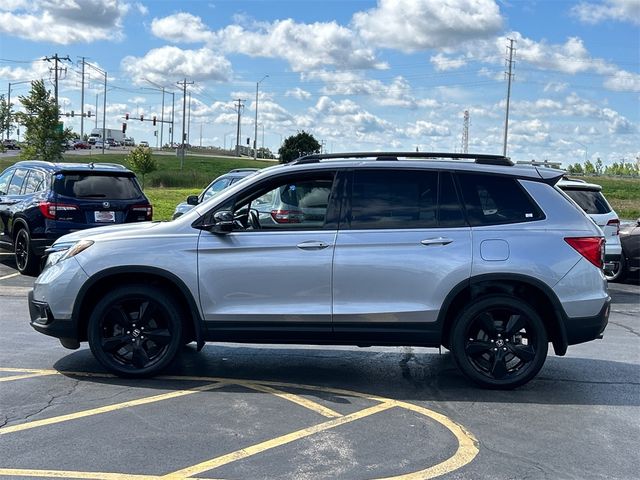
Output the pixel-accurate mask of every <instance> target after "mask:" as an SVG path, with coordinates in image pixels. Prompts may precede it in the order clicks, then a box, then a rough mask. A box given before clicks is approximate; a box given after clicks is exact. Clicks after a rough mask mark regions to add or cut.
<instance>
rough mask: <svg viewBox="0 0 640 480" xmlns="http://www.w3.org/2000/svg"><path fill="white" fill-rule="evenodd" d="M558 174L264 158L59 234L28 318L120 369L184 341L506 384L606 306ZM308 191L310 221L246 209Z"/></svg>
mask: <svg viewBox="0 0 640 480" xmlns="http://www.w3.org/2000/svg"><path fill="white" fill-rule="evenodd" d="M431 159H435V160H437V161H431ZM561 175H562V173H561V172H559V171H558V170H553V169H548V168H530V167H517V166H514V165H513V163H512V162H511V161H510V160H509V159H508V158H506V157H501V156H491V155H472V154H460V153H454V154H441V153H417V152H408V153H353V154H327V155H311V156H308V157H304V158H301V159H298V160H297V161H294V162H292V163H289V164H286V165H277V166H273V167H269V168H265V169H263V170H261V171H260V172H258V173H256V174H254V175H252V176H251V177H248V178H247V179H246V180H244V181H241V182H237V183H236V184H235V185H232V186H230V187H229V188H226V189H225V190H223V191H222V192H221V193H219V194H218V195H216V196H213V197H212V198H210V199H209V200H207V201H205V202H203V203H201V204H199V205H198V206H196V207H194V208H193V209H192V210H190V211H188V212H187V213H185V214H184V215H182V216H181V217H179V218H177V219H176V220H174V221H172V222H164V223H145V224H140V225H137V226H133V225H131V226H128V227H127V228H123V227H107V228H101V229H95V230H89V231H84V232H76V233H72V234H69V235H66V236H64V237H62V238H60V239H58V240H57V241H56V242H55V244H54V245H53V247H52V248H51V251H52V252H53V253H52V254H51V255H50V256H49V259H48V261H47V266H46V268H45V270H44V271H43V273H42V274H41V275H40V277H38V279H37V280H36V281H35V284H34V288H33V291H32V292H31V293H30V294H29V305H30V315H31V325H32V326H33V328H35V329H36V330H37V331H39V332H42V333H44V334H47V335H52V336H54V337H58V338H59V339H60V340H61V343H62V345H63V346H65V347H67V348H78V347H79V346H80V342H83V341H88V342H89V346H90V348H91V351H92V352H93V354H94V355H95V357H96V358H97V359H98V361H100V362H101V363H102V364H103V365H104V366H105V367H106V368H107V369H108V370H110V371H111V372H114V373H116V374H118V375H121V376H133V377H135V376H146V375H153V374H156V373H158V372H160V371H161V370H163V369H164V368H165V367H167V366H168V365H169V364H170V363H171V362H172V360H173V359H174V358H175V357H176V355H177V353H178V351H179V350H180V347H181V346H182V344H183V343H185V342H188V341H190V340H195V341H196V342H197V345H198V348H199V349H200V348H202V347H203V345H204V343H205V342H206V341H216V342H223V341H233V342H251V343H309V344H315V345H318V344H344V345H359V346H370V345H416V346H424V347H439V346H445V347H446V348H448V349H450V350H451V352H452V355H453V358H454V360H455V362H456V364H457V365H458V367H459V369H460V370H461V371H462V373H463V374H464V375H465V376H467V377H468V378H469V379H471V380H472V381H474V382H476V383H478V384H479V385H481V386H483V387H488V388H514V387H517V386H519V385H523V384H524V383H526V382H528V381H529V380H531V379H532V378H533V377H534V376H535V375H536V374H537V373H538V371H539V370H540V368H541V367H542V365H543V364H544V362H545V359H546V356H547V350H548V344H549V342H551V343H552V344H553V347H554V350H555V353H556V354H557V355H564V354H565V353H566V351H567V347H568V346H569V345H573V344H577V343H582V342H586V341H589V340H593V339H596V338H601V336H602V334H603V331H604V329H605V326H606V324H607V319H608V315H609V305H610V298H609V295H608V293H607V281H606V279H605V278H604V275H603V272H602V253H603V248H604V238H603V234H602V231H601V230H600V229H599V228H598V227H597V226H596V225H595V224H594V223H593V221H592V220H591V219H589V217H588V216H587V215H586V214H585V213H584V211H583V210H581V209H580V208H578V207H577V206H576V204H575V203H574V202H572V201H571V200H570V199H569V198H568V197H567V196H566V195H564V194H562V193H561V191H560V190H559V189H557V188H555V184H556V182H557V181H558V180H559V179H560V178H561ZM316 187H317V189H318V191H319V192H320V193H321V194H322V195H323V196H325V195H326V194H327V190H328V195H326V198H325V200H326V205H325V204H323V206H322V207H320V206H317V205H318V203H316V202H315V201H314V202H313V204H314V207H313V208H322V209H323V210H324V212H323V219H322V221H321V222H319V220H318V219H317V218H316V216H315V214H314V217H313V218H310V219H307V217H305V216H304V215H303V216H302V217H301V218H300V219H299V220H300V221H296V222H290V223H288V224H287V228H278V229H277V230H275V229H269V228H265V229H263V228H261V227H262V224H261V223H260V222H259V218H257V216H256V215H252V214H251V212H252V211H255V210H254V209H253V206H254V205H253V203H254V201H255V200H256V199H258V198H260V197H263V196H265V195H266V194H269V193H270V192H273V195H276V196H277V195H279V194H280V192H297V191H298V190H302V191H305V192H314V189H315V188H316ZM316 194H317V193H316ZM318 195H319V194H318ZM315 213H317V212H315ZM256 220H258V221H256ZM319 223H321V225H320V224H319ZM113 252H118V254H117V255H114V254H113Z"/></svg>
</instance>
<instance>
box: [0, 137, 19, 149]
mask: <svg viewBox="0 0 640 480" xmlns="http://www.w3.org/2000/svg"><path fill="white" fill-rule="evenodd" d="M2 146H3V147H4V148H6V149H7V150H20V145H18V142H16V141H15V140H9V139H6V140H3V141H2Z"/></svg>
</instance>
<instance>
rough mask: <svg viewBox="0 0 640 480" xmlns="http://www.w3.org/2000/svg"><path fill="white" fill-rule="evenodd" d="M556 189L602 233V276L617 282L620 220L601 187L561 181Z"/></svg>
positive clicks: (618, 273)
mask: <svg viewBox="0 0 640 480" xmlns="http://www.w3.org/2000/svg"><path fill="white" fill-rule="evenodd" d="M558 187H560V188H561V189H562V190H563V191H564V192H565V193H566V194H567V195H569V197H571V199H572V200H573V201H574V202H576V203H577V204H578V205H579V206H580V208H582V209H583V210H584V211H585V212H586V213H587V215H589V216H590V217H591V218H592V219H593V221H594V222H596V224H597V225H598V226H599V227H600V228H601V229H602V231H603V232H604V236H605V240H606V244H605V246H604V250H605V258H604V261H605V263H604V274H605V277H607V280H609V281H610V282H613V281H615V280H617V279H618V278H619V277H620V272H621V269H620V259H621V257H622V245H621V244H620V219H619V218H618V214H617V213H616V211H615V210H614V209H613V208H611V205H609V202H607V199H606V198H605V197H604V195H603V194H602V186H600V185H597V184H595V183H587V182H585V181H584V180H576V179H563V180H560V181H559V182H558Z"/></svg>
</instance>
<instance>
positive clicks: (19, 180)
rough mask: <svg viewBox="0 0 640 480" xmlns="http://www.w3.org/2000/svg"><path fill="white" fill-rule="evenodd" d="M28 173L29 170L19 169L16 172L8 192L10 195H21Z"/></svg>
mask: <svg viewBox="0 0 640 480" xmlns="http://www.w3.org/2000/svg"><path fill="white" fill-rule="evenodd" d="M27 172H28V170H26V169H24V168H18V169H17V170H16V173H15V175H14V176H13V178H12V179H11V183H10V184H9V191H8V192H7V193H8V194H9V195H20V190H21V189H22V184H23V183H24V179H25V177H26V176H27Z"/></svg>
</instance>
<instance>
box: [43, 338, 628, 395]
mask: <svg viewBox="0 0 640 480" xmlns="http://www.w3.org/2000/svg"><path fill="white" fill-rule="evenodd" d="M380 350H381V349H376V351H373V350H367V349H362V350H354V349H351V348H339V347H338V348H332V349H326V348H322V347H289V346H282V347H281V346H269V347H261V348H258V347H256V346H253V345H246V346H244V345H237V344H216V345H214V344H208V345H207V346H206V347H205V348H204V349H203V350H202V351H201V352H197V351H196V349H195V348H194V347H193V346H187V347H185V348H184V349H183V351H182V352H181V355H179V356H178V358H177V359H176V361H175V362H174V363H173V364H172V366H171V367H170V368H169V369H168V370H167V371H166V372H165V373H164V374H165V375H175V376H188V377H194V376H201V377H217V378H229V379H242V380H249V381H256V382H260V381H265V382H278V383H286V384H294V385H314V386H320V387H325V388H327V389H345V390H351V391H356V392H361V393H366V394H371V395H379V396H382V397H387V398H393V399H396V400H404V401H410V402H425V401H428V402H487V403H505V402H506V403H523V404H527V403H529V404H545V405H602V406H638V405H640V370H639V369H638V365H637V364H633V363H624V362H615V361H609V360H595V359H590V358H572V357H556V356H553V355H550V356H549V357H548V358H547V361H546V363H545V366H544V367H543V369H542V370H541V371H540V373H539V374H538V376H537V377H536V378H534V379H533V380H532V381H531V382H529V383H528V384H526V385H524V386H522V387H520V388H518V389H515V390H511V391H504V390H484V389H481V388H478V387H476V386H474V385H473V384H472V383H471V382H470V381H468V380H467V379H466V378H465V377H463V376H462V374H461V373H460V371H459V370H458V369H457V367H456V366H455V364H454V362H453V358H452V356H451V355H450V354H449V353H448V352H447V351H446V350H443V351H442V352H443V353H438V351H436V350H433V349H419V350H420V351H419V352H416V351H415V349H413V348H409V347H404V348H400V349H384V350H383V351H380ZM55 368H56V369H57V370H58V371H60V372H61V373H62V374H65V375H66V373H65V372H105V371H104V369H103V368H101V366H100V365H99V364H98V363H97V361H96V360H95V359H94V358H93V356H92V355H91V352H90V351H89V349H82V350H79V351H76V352H74V353H72V354H70V355H67V356H66V357H63V358H61V359H60V360H59V361H58V362H56V364H55ZM70 376H73V377H74V378H75V379H77V380H79V381H81V382H97V383H103V384H113V385H125V386H131V385H139V386H143V385H144V387H145V388H157V389H160V390H166V389H172V388H180V387H179V386H178V387H176V382H175V380H167V379H163V378H155V379H145V380H131V379H120V378H115V377H87V376H80V377H77V376H75V375H70ZM205 381H206V380H205ZM182 388H185V387H182ZM247 392H249V391H247ZM252 393H257V392H252ZM311 395H312V396H313V395H317V396H318V398H324V397H326V393H325V394H322V393H313V392H311Z"/></svg>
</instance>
